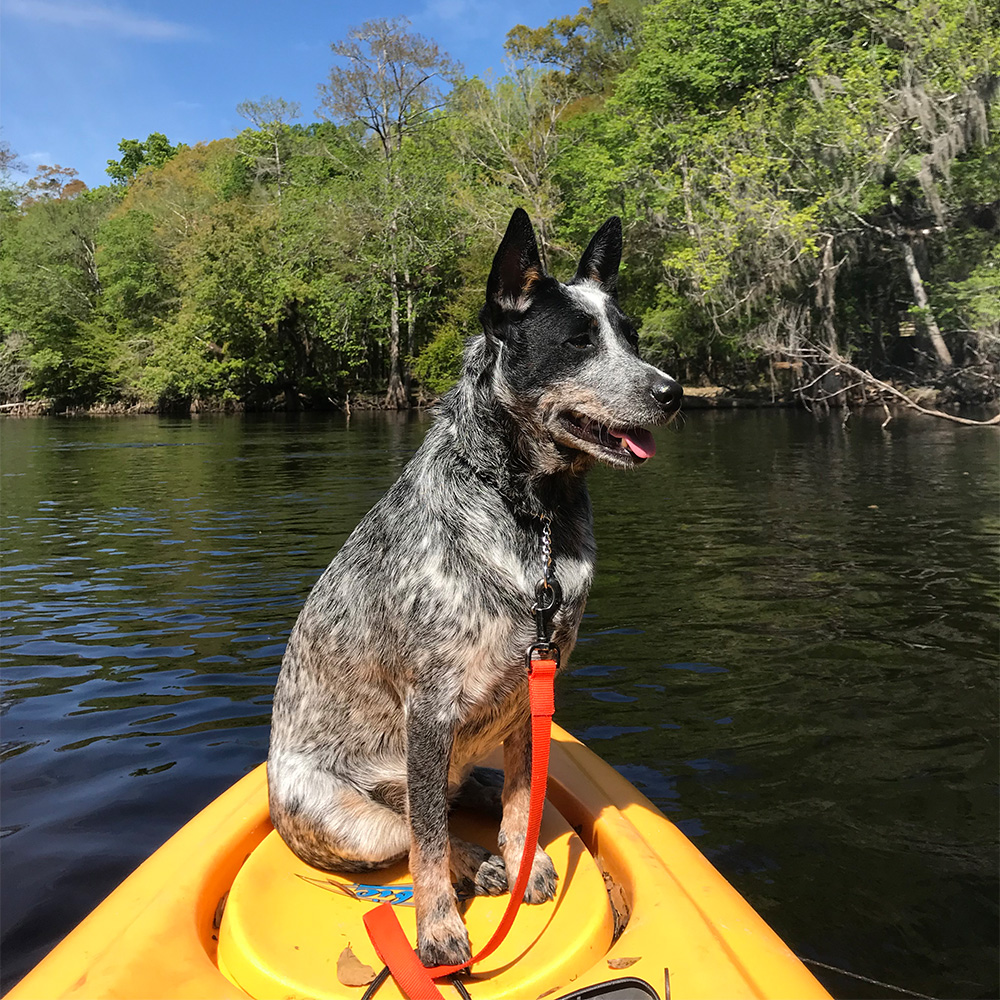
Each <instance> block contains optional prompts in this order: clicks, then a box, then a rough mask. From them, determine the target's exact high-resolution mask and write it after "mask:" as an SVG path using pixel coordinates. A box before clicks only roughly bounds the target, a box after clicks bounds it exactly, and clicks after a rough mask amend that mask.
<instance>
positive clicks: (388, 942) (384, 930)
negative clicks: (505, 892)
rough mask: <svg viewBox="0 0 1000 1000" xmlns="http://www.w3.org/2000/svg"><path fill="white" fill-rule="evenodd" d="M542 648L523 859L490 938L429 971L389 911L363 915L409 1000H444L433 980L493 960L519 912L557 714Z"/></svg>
mask: <svg viewBox="0 0 1000 1000" xmlns="http://www.w3.org/2000/svg"><path fill="white" fill-rule="evenodd" d="M545 648H547V649H550V650H551V651H552V652H555V654H556V655H555V658H553V659H538V660H535V659H532V654H533V653H534V652H535V651H536V649H537V647H536V646H532V647H531V649H529V650H528V697H529V701H530V704H531V799H530V802H529V806H528V829H527V832H526V833H525V837H524V851H523V853H522V854H521V864H520V866H519V867H518V872H517V880H516V882H515V883H514V886H513V888H512V889H511V891H510V900H509V901H508V903H507V909H506V910H505V911H504V914H503V917H501V919H500V924H499V926H498V927H497V929H496V930H495V931H494V932H493V936H492V937H491V938H490V939H489V941H488V942H487V943H486V945H485V946H484V947H483V948H482V950H481V951H480V952H479V953H478V954H476V955H474V956H473V957H472V958H471V959H469V961H468V962H466V963H465V964H464V965H439V966H436V967H435V968H431V969H428V968H425V967H424V966H423V965H422V964H421V962H420V959H419V958H417V955H416V952H415V951H414V950H413V948H412V947H411V946H410V943H409V941H407V939H406V935H405V934H404V933H403V928H402V927H401V926H400V923H399V919H398V918H397V916H396V914H395V912H394V911H393V908H392V906H390V905H389V904H388V903H382V904H381V905H380V906H377V907H375V908H374V909H372V910H369V911H368V913H366V914H365V917H364V921H365V927H366V929H367V930H368V936H369V938H371V942H372V944H373V945H374V946H375V951H376V952H378V956H379V958H380V959H381V960H382V961H383V962H384V963H385V964H386V965H387V966H388V967H389V971H390V972H391V973H392V978H393V979H395V980H396V984H397V985H398V986H399V988H400V990H401V991H402V993H403V995H404V996H406V997H409V1000H444V997H443V994H442V993H441V992H440V990H438V988H437V986H436V985H435V984H434V979H435V978H439V977H441V976H448V975H451V974H452V973H454V972H458V971H460V970H462V969H467V968H468V967H469V966H470V965H472V964H474V963H476V962H481V961H482V960H483V959H484V958H487V957H488V956H489V955H491V954H493V952H494V951H496V949H497V948H498V947H499V946H500V944H501V942H502V941H503V940H504V938H505V937H506V936H507V933H508V931H509V930H510V928H511V925H512V924H513V923H514V917H515V916H516V915H517V910H518V907H519V906H520V905H521V902H522V900H523V899H524V890H525V889H526V888H527V886H528V878H529V877H530V875H531V866H532V864H533V862H534V860H535V850H536V848H537V847H538V834H539V831H540V829H541V825H542V808H543V806H544V805H545V786H546V783H547V781H548V774H549V744H550V741H551V738H552V715H553V713H554V711H555V692H554V688H555V676H556V670H557V669H558V666H559V660H558V652H557V651H556V650H555V647H549V646H548V644H545ZM540 651H541V650H539V652H540ZM549 655H551V653H550V654H549Z"/></svg>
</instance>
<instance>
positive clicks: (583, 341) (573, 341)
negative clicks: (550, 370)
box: [566, 333, 590, 351]
mask: <svg viewBox="0 0 1000 1000" xmlns="http://www.w3.org/2000/svg"><path fill="white" fill-rule="evenodd" d="M566 343H567V344H569V346H570V347H575V348H576V349H577V350H579V351H582V350H584V348H587V347H590V334H589V333H581V334H579V335H578V336H576V337H570V338H569V340H567V341H566Z"/></svg>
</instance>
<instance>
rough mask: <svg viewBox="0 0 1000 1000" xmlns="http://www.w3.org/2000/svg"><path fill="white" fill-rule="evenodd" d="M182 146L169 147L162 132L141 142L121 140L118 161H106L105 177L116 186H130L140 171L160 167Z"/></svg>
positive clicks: (137, 140)
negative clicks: (120, 155) (120, 156)
mask: <svg viewBox="0 0 1000 1000" xmlns="http://www.w3.org/2000/svg"><path fill="white" fill-rule="evenodd" d="M184 148H186V147H184V146H183V145H177V146H171V145H170V140H169V139H168V138H167V137H166V136H165V135H164V134H163V133H162V132H151V133H150V134H149V135H148V136H147V137H146V140H145V141H144V142H143V141H142V140H140V139H122V141H121V142H120V143H118V152H120V153H121V154H122V158H121V159H120V160H108V167H107V171H106V173H107V175H108V176H109V177H110V178H111V179H112V180H113V181H114V182H115V183H116V184H130V183H131V182H132V181H134V180H135V178H136V176H137V174H138V173H139V171H140V170H143V169H145V168H150V169H153V170H156V169H158V168H159V167H162V166H163V164H164V163H166V162H167V160H169V159H170V158H171V157H173V156H176V155H177V154H178V152H180V150H182V149H184Z"/></svg>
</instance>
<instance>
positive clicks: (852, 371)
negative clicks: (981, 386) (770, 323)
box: [795, 348, 1000, 427]
mask: <svg viewBox="0 0 1000 1000" xmlns="http://www.w3.org/2000/svg"><path fill="white" fill-rule="evenodd" d="M808 354H809V356H808V357H806V356H805V352H803V357H802V360H808V361H811V362H813V363H815V362H817V361H819V362H820V363H821V364H823V365H825V366H826V370H825V371H824V372H823V373H822V375H820V376H819V377H818V378H815V379H813V380H812V381H811V382H808V383H806V385H803V386H799V387H797V388H796V389H795V392H797V393H803V392H805V391H806V390H807V389H809V388H812V387H813V386H815V385H817V384H818V383H819V382H821V381H822V380H823V379H824V378H825V377H826V376H827V375H840V376H842V377H848V376H849V377H852V378H854V379H855V380H856V381H854V382H853V383H852V384H851V385H845V386H842V387H841V388H839V389H838V390H837V391H836V392H832V393H826V394H825V395H824V397H823V398H824V400H829V399H833V398H834V397H835V396H839V395H841V394H842V393H846V392H847V391H848V390H849V389H853V388H855V387H856V386H858V385H864V386H869V387H871V388H874V389H876V390H877V391H878V392H879V393H884V394H886V395H889V396H891V397H893V398H894V399H898V400H900V402H902V403H903V404H904V405H906V406H908V407H909V408H910V409H911V410H916V411H917V412H918V413H923V414H925V415H926V416H929V417H940V418H941V419H942V420H950V421H952V422H953V423H956V424H962V425H964V426H966V427H991V426H996V425H998V424H1000V413H997V414H996V415H995V416H993V417H990V419H989V420H971V419H969V418H968V417H959V416H956V415H955V414H954V413H945V412H944V411H943V410H936V409H932V408H930V407H928V406H921V405H920V404H919V403H917V402H915V401H914V400H912V399H910V397H909V396H907V395H906V393H905V392H903V391H902V390H900V389H897V388H896V387H895V386H894V385H892V384H890V383H889V382H884V381H883V380H882V379H880V378H876V377H875V376H874V375H872V373H871V372H869V371H866V370H865V369H863V368H858V367H857V366H856V365H852V364H851V363H850V362H849V361H847V360H845V359H844V358H842V357H841V356H840V355H839V354H834V353H832V352H831V351H826V350H822V349H819V348H815V349H813V350H812V351H810V352H808ZM880 402H881V403H882V408H883V409H884V410H885V413H886V418H885V423H883V424H882V426H883V427H885V426H886V424H888V423H889V421H890V420H891V419H892V413H891V411H890V410H889V407H888V406H887V405H886V403H885V400H884V399H882V400H880Z"/></svg>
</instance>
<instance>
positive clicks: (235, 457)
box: [0, 412, 998, 997]
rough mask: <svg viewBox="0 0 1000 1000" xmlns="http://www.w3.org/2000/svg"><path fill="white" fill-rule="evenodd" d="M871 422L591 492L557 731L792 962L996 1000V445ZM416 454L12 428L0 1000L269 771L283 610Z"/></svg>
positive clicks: (790, 424) (70, 427) (381, 428)
mask: <svg viewBox="0 0 1000 1000" xmlns="http://www.w3.org/2000/svg"><path fill="white" fill-rule="evenodd" d="M880 422H881V421H880V419H867V418H860V419H858V418H852V420H851V421H850V422H849V423H848V425H847V427H846V428H845V427H843V426H841V424H840V423H839V422H829V423H816V422H814V421H813V420H812V419H811V418H810V417H808V416H805V415H801V414H795V413H783V412H760V413H732V414H711V413H698V414H693V415H692V416H690V417H689V418H688V421H687V424H686V426H685V427H684V429H683V431H681V432H675V431H671V430H669V429H668V430H665V431H663V432H662V433H661V434H660V435H659V440H658V449H659V450H658V455H657V457H656V459H655V460H654V461H653V462H652V463H650V464H649V466H648V467H647V468H644V469H642V470H640V471H639V472H638V473H637V474H635V475H632V476H628V477H625V476H623V475H622V474H620V473H614V472H611V471H608V470H598V471H597V472H596V473H595V475H594V476H593V480H592V484H593V494H594V502H595V509H596V516H597V535H598V543H599V547H600V563H599V569H598V576H597V581H596V584H595V588H594V592H593V595H592V599H591V602H590V604H589V605H588V613H587V617H586V618H585V620H584V625H583V630H582V632H581V636H580V640H581V641H580V645H579V647H578V649H577V652H576V654H575V655H574V662H573V665H572V668H571V670H570V671H569V672H568V673H567V674H566V676H564V677H563V680H562V685H561V689H560V692H559V710H558V717H559V719H560V721H562V722H563V724H564V725H567V726H568V727H569V728H570V729H572V730H573V731H574V732H576V733H577V734H578V735H580V736H581V737H582V738H584V739H586V740H588V741H591V742H593V743H594V745H595V749H597V750H598V751H599V752H600V753H601V754H602V756H604V757H605V758H606V759H608V760H610V761H611V762H612V763H614V764H615V765H616V766H617V767H618V768H619V769H620V770H621V771H622V773H623V774H625V776H626V777H628V778H629V780H631V781H633V782H634V783H635V784H636V785H638V786H639V787H640V788H642V789H643V791H644V792H645V793H646V794H647V795H649V796H650V797H651V798H652V799H653V800H654V801H655V802H657V804H658V805H659V806H660V807H661V808H663V809H664V810H666V811H668V813H669V814H670V816H671V818H672V819H674V820H675V821H676V822H678V823H679V825H681V827H682V828H683V829H684V830H685V832H686V833H688V835H689V836H693V837H695V838H696V839H697V843H698V845H699V847H701V849H702V850H704V851H705V852H706V853H707V854H709V856H710V857H712V858H713V860H714V861H715V863H716V864H717V865H718V866H719V867H720V868H722V870H723V871H724V873H725V874H726V875H727V876H728V877H729V878H730V879H731V880H732V881H733V882H734V883H735V884H736V885H737V888H739V889H740V890H741V891H742V892H744V894H746V895H747V896H748V897H749V898H750V900H751V902H752V903H753V904H754V905H755V906H756V907H757V908H758V909H759V910H760V911H761V912H762V913H763V914H764V916H765V918H766V919H768V920H769V921H770V922H771V923H772V924H773V925H774V926H775V928H776V929H777V930H778V931H779V933H780V934H782V936H784V937H785V938H786V940H787V941H788V942H789V943H790V944H791V945H792V946H793V947H794V948H795V949H796V950H798V951H799V952H800V953H801V954H806V955H809V956H812V957H815V958H818V959H821V960H823V961H826V962H829V963H832V964H835V965H844V966H847V967H850V968H852V969H856V970H858V971H861V972H865V973H867V974H869V975H873V976H875V977H876V978H879V979H885V980H888V981H890V982H896V983H899V984H900V985H903V986H907V987H909V988H911V989H915V990H919V991H921V992H924V993H929V994H934V995H944V996H961V997H985V996H995V995H997V982H996V968H995V955H994V946H995V941H996V936H997V934H996V932H997V916H996V907H995V899H996V863H995V858H996V853H995V840H996V829H997V820H998V817H997V807H996V801H995V794H994V790H993V789H994V785H995V777H996V773H997V759H996V745H997V741H996V720H995V706H996V676H997V670H996V645H997V626H996V602H997V564H996V539H997V528H998V523H997V522H998V518H997V504H996V457H997V455H996V437H995V436H992V435H991V432H979V431H970V430H967V429H964V428H958V427H952V426H948V425H943V424H934V423H933V422H930V421H906V420H896V421H893V423H892V424H890V425H889V427H888V429H887V430H886V431H885V432H883V431H881V430H880V428H879V423H880ZM425 429H426V421H425V420H423V419H407V418H405V417H400V418H397V417H395V416H392V417H386V416H383V415H366V414H360V415H358V416H356V417H355V419H354V420H353V421H352V423H351V425H350V427H347V426H346V425H345V424H344V422H343V421H340V420H337V419H327V418H306V417H301V418H300V417H281V416H278V417H266V418H265V417H262V418H252V417H246V418H201V419H197V420H172V419H158V418H129V419H121V420H115V419H109V420H29V421H21V422H16V421H6V422H4V423H3V424H0V433H2V435H3V470H2V479H0V484H2V489H3V508H2V527H3V532H4V534H3V545H4V553H5V555H4V563H3V571H2V582H3V593H2V606H3V611H4V616H5V620H6V623H7V627H6V629H5V634H4V637H3V639H2V643H3V653H4V679H5V686H4V692H3V703H2V712H3V728H2V740H3V744H2V756H3V760H4V765H3V782H4V784H3V824H4V827H3V836H4V840H3V846H4V868H5V890H6V891H5V892H4V893H3V895H2V897H0V906H2V911H3V913H2V915H3V932H4V957H5V962H4V970H3V972H4V977H5V978H4V983H5V988H6V987H7V986H9V985H11V984H12V983H13V981H14V980H16V979H17V978H18V977H19V976H20V975H21V974H22V973H23V972H24V971H25V969H26V968H27V967H28V966H29V965H30V964H31V963H32V962H33V961H34V960H36V959H37V958H38V957H39V954H40V953H42V952H44V951H45V950H46V949H47V948H48V947H49V946H50V945H51V944H52V943H53V942H54V941H55V940H56V939H58V937H59V936H60V935H61V934H62V933H64V932H65V931H66V930H68V929H69V928H70V927H71V926H72V925H73V924H75V923H76V922H77V921H78V920H79V918H80V917H81V916H83V915H84V914H85V913H86V912H87V911H89V909H90V908H91V907H92V906H93V905H94V904H95V903H96V902H97V901H98V900H99V899H100V898H101V897H102V896H103V895H104V894H106V892H107V891H109V890H110V889H111V888H112V887H113V886H114V884H115V883H116V882H117V881H118V880H120V878H122V877H123V876H124V875H125V874H127V873H128V871H130V870H131V869H132V868H133V867H134V866H135V865H136V864H137V863H138V862H139V861H141V860H142V859H143V858H145V857H146V856H147V855H148V854H149V853H150V852H151V851H152V850H153V849H154V848H155V847H156V846H158V845H159V844H160V843H161V842H162V841H163V840H165V839H166V838H167V837H168V836H169V835H170V834H171V833H173V832H174V830H176V829H177V827H178V826H179V825H180V824H181V823H182V822H183V821H184V820H186V819H187V818H189V817H190V816H191V815H193V814H194V812H196V811H197V810H198V809H199V808H200V807H201V806H203V805H204V804H205V803H206V802H208V801H209V800H210V799H211V798H213V797H214V796H215V795H216V794H218V793H219V792H220V791H221V790H222V789H223V788H225V787H226V786H227V785H228V784H230V783H231V782H232V781H233V780H234V778H236V777H237V776H239V775H240V774H242V773H244V772H245V771H246V770H248V769H250V768H251V767H252V766H254V765H255V764H256V763H258V762H259V760H260V759H261V758H262V757H263V755H264V752H265V748H266V741H267V724H268V712H269V705H270V695H271V689H272V686H273V683H274V678H275V675H276V672H277V666H278V661H279V659H280V655H281V651H282V649H283V646H284V642H285V639H286V637H287V634H288V631H289V628H290V627H291V624H292V622H293V620H294V617H295V615H296V614H297V611H298V608H299V607H300V606H301V603H302V600H303V599H304V597H305V594H306V593H307V591H308V589H309V587H310V586H311V585H312V583H313V582H314V580H315V578H316V576H317V575H318V574H319V572H320V571H321V570H322V568H323V567H324V566H325V564H326V562H327V561H328V559H329V557H330V555H331V554H332V553H333V552H334V551H335V550H336V549H337V548H338V547H339V545H340V544H341V543H342V542H343V540H344V539H345V538H346V536H347V534H348V533H349V531H350V530H351V528H352V527H353V526H354V524H355V523H356V522H357V520H358V519H359V518H360V517H361V516H362V514H363V513H364V512H365V511H366V510H367V509H368V508H369V507H370V506H371V505H372V503H374V501H375V500H376V499H377V498H378V497H379V496H380V495H381V493H382V491H383V490H384V489H385V488H386V487H387V486H388V484H389V483H390V482H391V481H392V480H393V479H394V478H395V477H396V475H398V472H399V470H400V469H401V468H402V466H403V464H405V462H406V460H407V459H408V457H409V455H410V453H411V452H412V450H413V448H414V447H415V446H416V444H417V443H418V442H419V440H420V438H421V436H422V434H423V432H424V430H425ZM823 975H824V978H825V979H826V981H827V982H828V985H829V986H830V987H831V989H833V990H834V992H835V993H837V995H840V996H845V997H846V996H879V995H886V996H888V995H892V994H891V993H888V992H884V991H883V992H881V993H880V992H879V991H878V990H877V989H875V988H872V987H859V986H858V985H857V984H854V983H851V982H849V981H847V980H843V979H841V978H839V977H837V976H835V975H826V974H823Z"/></svg>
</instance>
